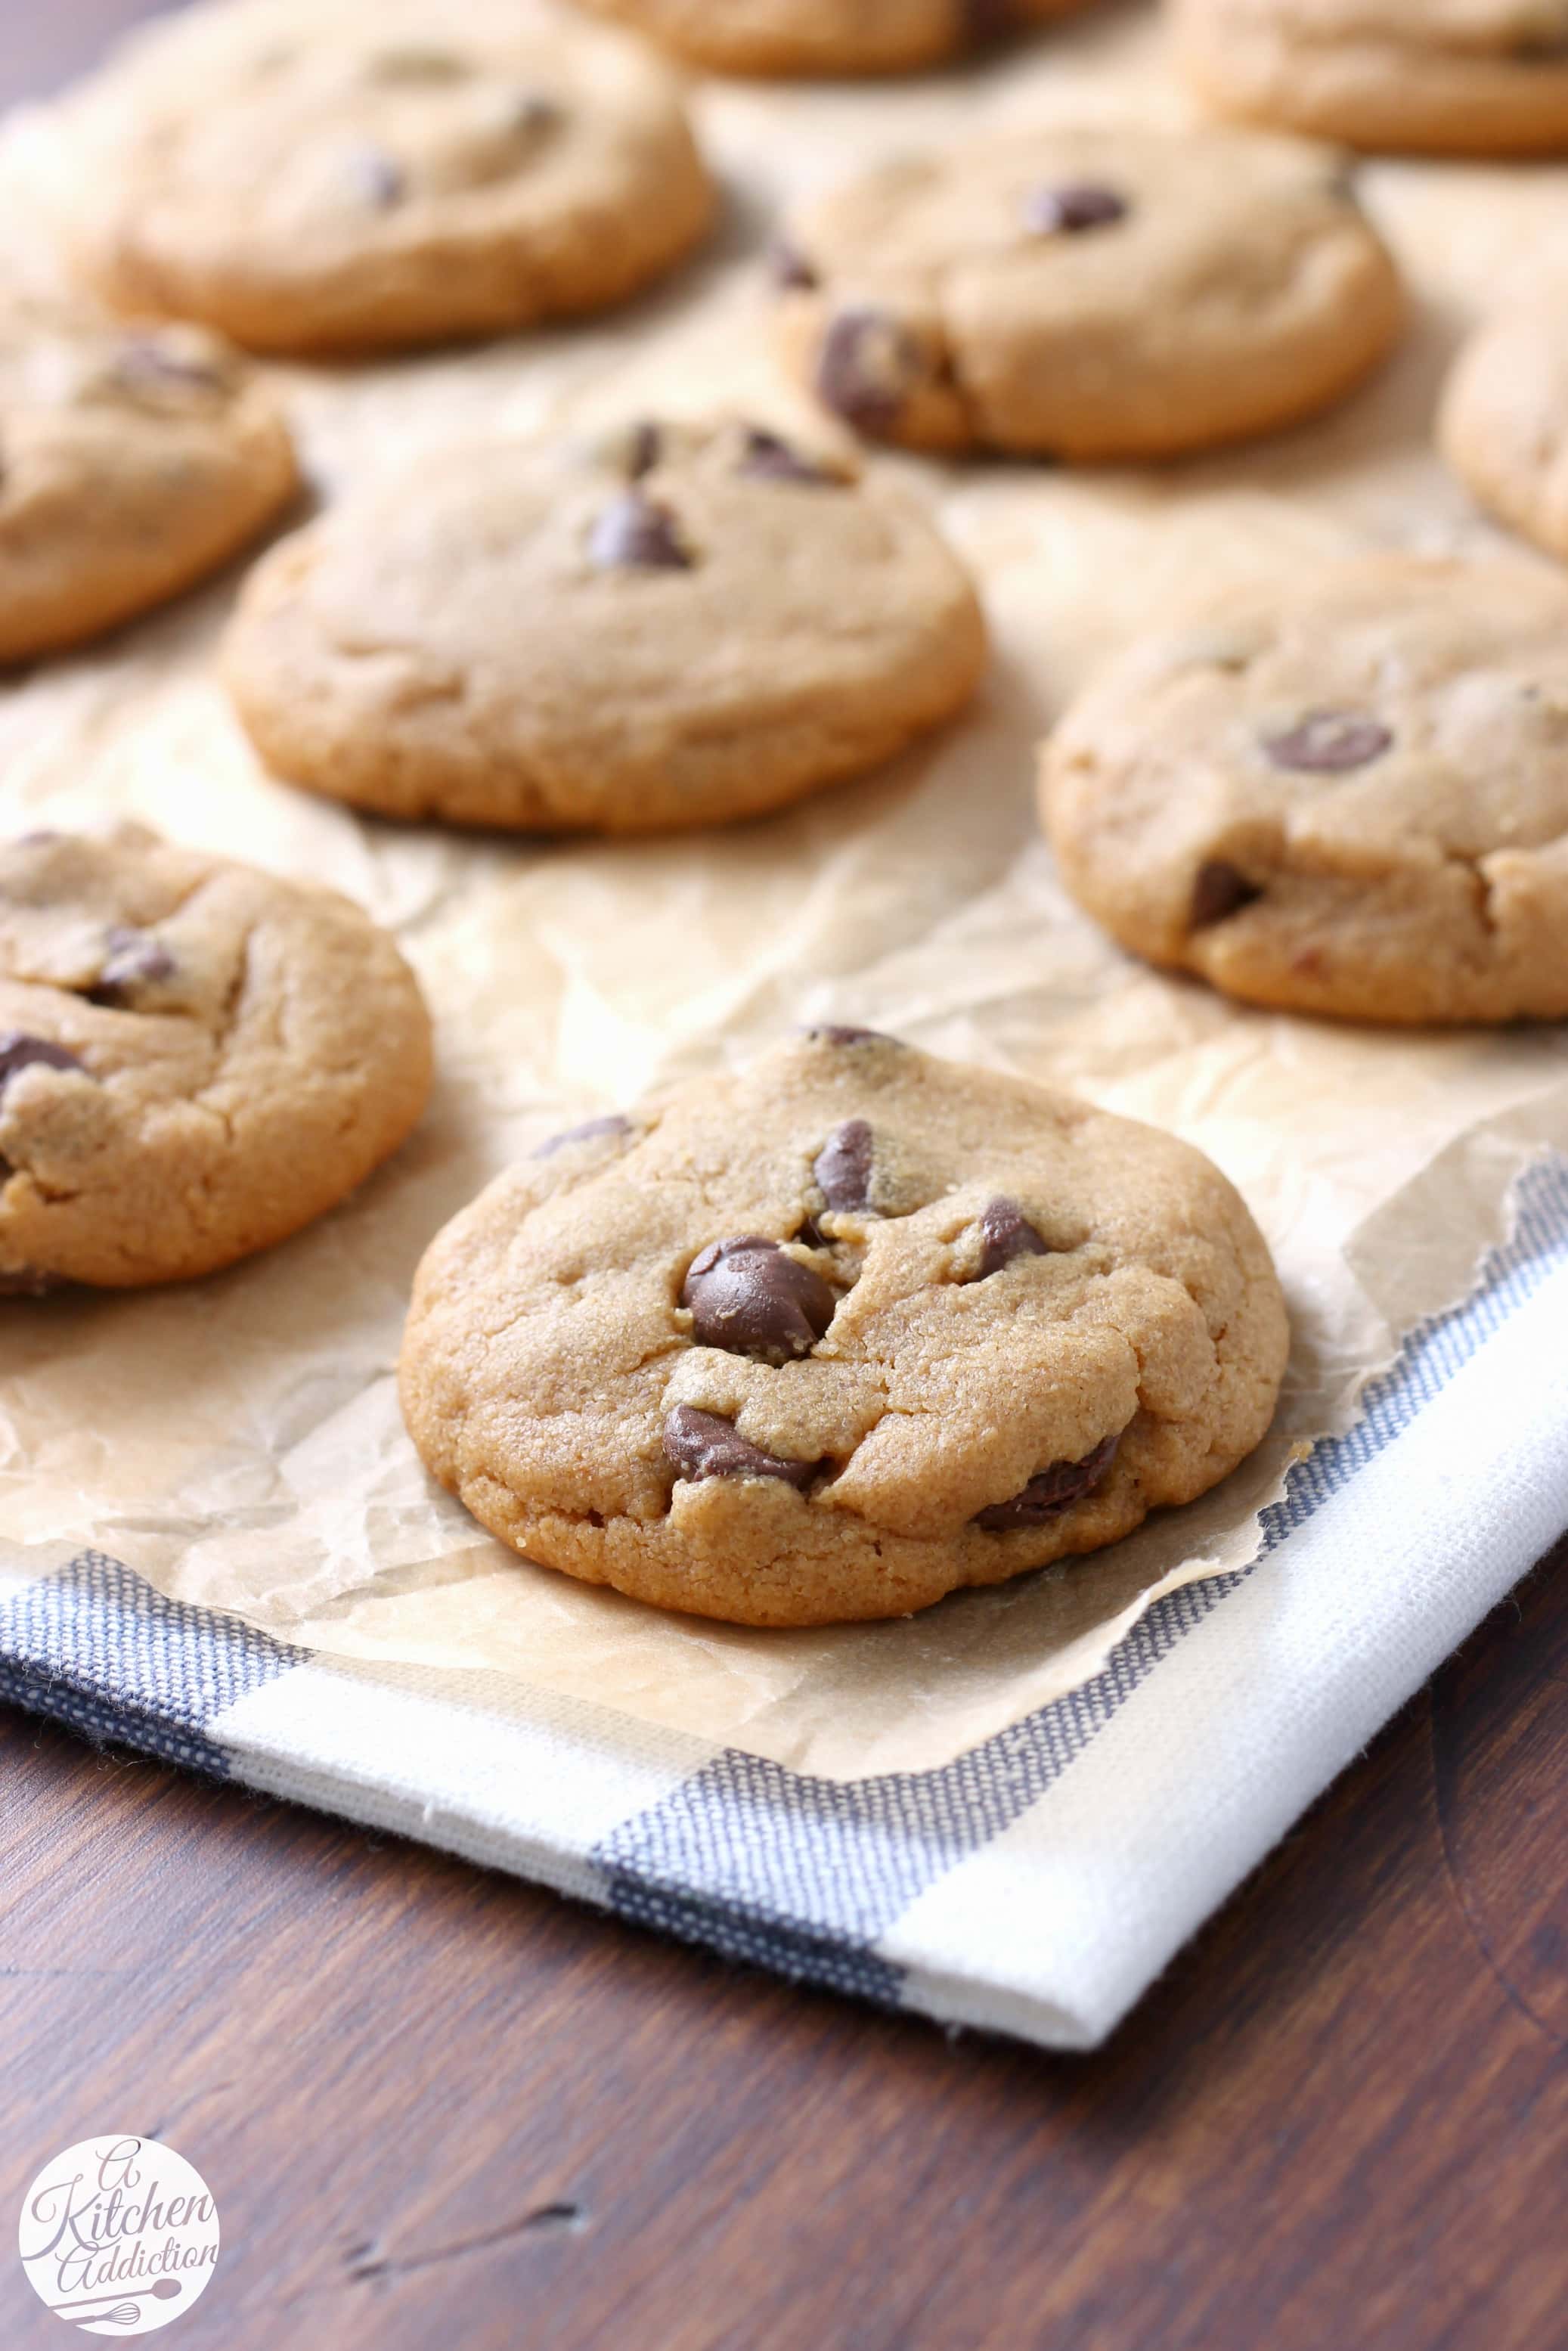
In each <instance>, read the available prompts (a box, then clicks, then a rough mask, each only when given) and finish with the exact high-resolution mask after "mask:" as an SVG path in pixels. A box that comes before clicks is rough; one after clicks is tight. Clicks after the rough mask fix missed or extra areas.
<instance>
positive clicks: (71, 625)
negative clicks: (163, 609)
mask: <svg viewBox="0 0 1568 2351" xmlns="http://www.w3.org/2000/svg"><path fill="white" fill-rule="evenodd" d="M297 486H298V475H297V473H296V469H295V461H294V451H293V447H292V444H291V443H290V440H289V435H288V431H287V426H286V425H285V423H284V421H283V417H282V413H281V412H280V410H279V408H278V406H277V402H276V400H275V399H274V397H273V395H272V393H271V392H270V391H269V390H268V389H267V386H266V385H264V384H263V383H261V382H260V381H258V380H257V378H256V376H255V375H254V373H253V372H252V371H251V370H250V369H249V368H248V367H246V366H245V365H244V364H243V363H242V362H241V361H240V360H239V358H238V356H237V354H236V353H235V352H234V351H232V350H229V349H228V347H227V346H226V345H225V344H223V343H221V342H220V341H219V340H217V339H216V338H215V337H214V336H212V335H209V334H205V333H204V332H203V331H202V330H201V329H195V328H191V327H148V326H142V327H131V326H127V327H123V328H116V327H113V326H111V325H106V324H105V322H104V321H103V320H101V319H92V318H89V317H84V316H82V315H80V314H78V313H77V312H74V311H72V310H70V309H68V308H60V307H56V306H50V305H42V304H38V303H34V302H18V303H15V304H12V305H9V306H7V307H6V308H4V309H0V662H15V661H24V660H31V659H32V658H34V657H35V656H36V655H37V654H39V653H50V652H53V651H55V650H57V648H59V647H61V646H63V645H69V644H75V643H78V642H80V641H81V640H82V639H84V638H87V637H90V636H93V635H96V634H97V633H98V632H99V631H100V630H103V629H107V628H110V627H112V626H114V624H115V623H116V622H120V621H125V620H129V619H130V618H131V616H132V615H133V614H135V613H138V612H142V611H147V610H148V609H149V608H150V607H152V606H153V605H155V604H160V603H162V601H164V600H165V599H166V598H168V597H170V596H173V595H175V594H177V593H178V592H179V591H180V590H182V589H183V588H187V587H189V586H190V585H191V584H192V583H193V581H194V580H199V579H200V578H202V577H203V576H204V574H205V573H206V572H209V571H211V570H214V569H215V568H216V567H217V566H218V565H219V564H221V563H223V562H225V560H226V559H227V558H228V557H229V556H230V555H232V554H233V553H234V552H235V549H238V548H240V547H242V546H243V545H244V544H245V543H246V540H247V539H249V538H253V537H254V536H255V535H256V532H257V531H258V530H260V529H261V528H263V526H264V525H265V524H266V523H267V522H268V521H269V520H270V519H271V518H272V517H273V516H274V515H275V514H276V513H277V511H278V510H279V509H280V508H281V507H283V506H285V505H286V504H287V501H288V499H289V498H290V497H291V496H293V494H294V492H295V489H296V487H297Z"/></svg>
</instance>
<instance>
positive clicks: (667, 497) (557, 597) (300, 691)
mask: <svg viewBox="0 0 1568 2351" xmlns="http://www.w3.org/2000/svg"><path fill="white" fill-rule="evenodd" d="M985 658H986V636H985V625H984V622H983V621H982V618H981V615H980V609H979V605H978V603H977V600H976V596H975V592H974V590H973V588H972V587H971V585H970V583H969V580H968V579H967V575H966V574H965V572H964V570H963V569H962V568H961V566H960V565H959V563H958V561H957V559H956V557H955V556H954V555H952V554H951V553H950V552H949V551H948V549H947V548H946V545H945V544H944V542H943V541H942V540H941V539H940V538H938V537H937V535H936V531H935V530H934V529H933V528H932V526H931V525H930V524H929V523H928V522H927V521H926V520H925V517H924V516H923V515H922V514H921V513H920V512H919V510H918V508H917V507H915V506H914V505H912V504H909V503H906V502H905V501H904V500H903V499H901V498H897V497H894V496H885V495H883V494H882V493H880V492H871V491H867V490H863V489H862V488H861V487H860V486H858V485H857V484H856V483H854V482H853V481H852V480H850V479H848V478H847V477H846V476H845V475H843V474H842V473H841V472H840V471H838V470H835V469H833V468H832V467H831V466H829V465H825V464H824V463H821V462H820V461H818V460H815V459H813V458H812V457H811V456H810V455H809V454H807V453H804V452H802V451H800V450H799V449H796V448H795V447H794V446H793V445H792V444H789V443H788V442H785V441H783V440H781V439H780V438H779V436H778V435H776V434H772V433H768V432H765V431H762V430H761V429H760V428H758V427H756V426H751V425H745V424H741V423H728V424H724V423H720V424H716V425H713V426H711V427H706V426H697V425H692V426H668V425H661V424H656V423H643V424H641V425H637V426H634V427H629V428H628V429H627V430H626V431H625V432H624V433H623V434H620V435H619V436H616V437H615V438H614V440H613V441H612V443H609V444H606V445H605V446H604V447H603V448H602V449H600V450H596V451H595V450H587V449H579V448H572V447H566V446H561V445H557V446H555V447H552V448H549V449H545V450H538V449H533V448H529V447H527V446H500V447H488V448H487V447H483V446H480V447H475V448H470V449H465V450H463V451H460V452H455V453H454V454H453V455H450V456H448V457H445V458H444V459H441V460H437V461H433V462H432V463H430V464H428V465H422V466H421V467H420V469H419V471H418V473H417V475H414V476H413V477H409V478H404V477H402V476H399V477H397V478H396V479H393V480H389V481H388V482H386V483H385V484H383V485H381V486H376V487H375V488H373V489H371V490H370V491H368V492H367V493H365V494H364V495H362V496H361V497H359V498H358V499H356V500H354V501H353V502H352V503H351V504H346V505H344V506H343V507H340V508H338V509H336V510H335V511H334V512H332V513H331V514H329V515H328V516H327V517H324V518H323V519H322V520H321V521H320V522H319V523H316V524H313V525H311V526H310V527H309V528H308V529H306V530H304V531H303V532H301V533H299V534H298V536H297V537H296V538H292V539H289V540H287V541H286V542H285V543H284V544H283V545H282V546H280V547H278V548H277V549H274V550H273V551H272V553H271V555H270V556H269V557H268V558H267V559H265V560H264V561H263V562H262V563H261V564H259V565H258V566H257V568H256V570H255V571H254V572H253V573H252V575H251V577H250V579H249V580H247V582H246V588H245V590H244V593H243V595H242V598H241V601H240V606H239V611H238V614H237V616H236V619H235V623H234V626H233V628H232V630H231V632H230V635H229V640H228V644H227V647H226V652H225V672H226V675H227V679H228V684H229V686H230V689H231V691H232V693H233V694H234V696H235V703H236V705H237V707H238V709H239V713H240V716H241V717H242V719H243V720H244V722H245V725H246V727H247V729H248V731H249V733H250V735H251V737H252V738H253V739H254V741H255V742H256V747H257V748H258V750H259V751H260V752H261V755H262V757H263V758H265V759H266V760H267V763H268V764H269V766H271V767H272V768H274V769H275V770H276V771H277V773H278V774H280V775H282V776H286V777H287V778H290V779H291V780H293V781H295V782H297V783H301V784H305V785H308V786H309V787H310V788H311V789H314V790H318V791H322V792H326V793H329V794H330V795H333V796H335V797H338V798H340V799H347V800H350V801H353V802H355V803H356V804H357V805H359V806H361V807H364V808H372V809H377V810H382V811H383V812H384V813H386V814H389V815H393V816H400V817H425V816H436V817H443V818H445V819H448V820H452V821H454V822H457V823H463V824H480V825H507V826H515V827H520V828H529V829H558V828H587V829H590V830H597V831H612V832H622V831H649V830H659V829H664V828H669V827H674V826H680V825H688V824H705V823H714V822H720V821H723V820H727V819H729V818H734V817H742V816H749V815H753V814H756V813H758V811H760V810H766V809H771V808H777V807H779V806H781V805H782V804H783V803H784V802H786V801H789V800H792V799H799V798H800V796H801V795H802V794H804V793H806V792H809V791H812V790H814V789H817V788H818V787H819V786H820V785H822V784H826V783H830V782H831V781H833V780H834V779H835V778H839V777H842V776H846V775H851V774H854V773H856V772H858V771H859V770H861V769H863V768H869V767H871V766H872V765H873V764H874V762H875V761H877V760H879V759H882V758H886V757H887V756H888V755H889V754H890V753H892V752H894V751H895V750H897V749H899V748H901V747H903V746H904V744H905V743H908V742H909V741H911V740H912V739H913V738H914V737H916V736H917V735H919V734H921V733H922V732H924V731H925V729H927V728H928V727H931V726H935V725H936V724H937V722H938V721H940V720H942V719H944V718H946V717H948V716H950V715H951V714H952V713H953V712H954V711H955V710H956V709H957V708H958V707H959V706H960V705H962V704H963V703H964V702H965V701H966V700H967V698H968V696H969V695H970V694H971V693H972V691H973V690H974V687H975V685H976V684H977V681H978V678H979V675H980V672H981V669H982V667H983V665H984V662H985Z"/></svg>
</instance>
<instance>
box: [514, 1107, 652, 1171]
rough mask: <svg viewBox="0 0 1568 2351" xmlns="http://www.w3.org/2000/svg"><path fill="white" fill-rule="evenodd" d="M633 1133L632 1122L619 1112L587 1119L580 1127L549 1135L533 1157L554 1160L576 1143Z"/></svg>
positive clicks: (571, 1127)
mask: <svg viewBox="0 0 1568 2351" xmlns="http://www.w3.org/2000/svg"><path fill="white" fill-rule="evenodd" d="M631 1132H632V1122H631V1120H630V1119H626V1118H622V1115H621V1113H620V1112H619V1111H612V1112H611V1113H609V1115H608V1116H607V1117H605V1118H585V1119H584V1120H583V1122H582V1124H581V1125H580V1126H569V1127H565V1128H563V1130H562V1131H561V1133H560V1134H551V1135H548V1136H547V1137H546V1139H545V1141H544V1142H543V1143H541V1144H539V1145H538V1149H537V1150H536V1151H535V1152H534V1153H533V1157H534V1158H536V1159H553V1158H554V1157H555V1155H556V1153H557V1152H558V1151H566V1150H568V1149H570V1146H571V1144H574V1143H593V1142H596V1141H597V1140H598V1138H599V1137H600V1136H601V1134H631Z"/></svg>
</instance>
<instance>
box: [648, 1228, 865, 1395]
mask: <svg viewBox="0 0 1568 2351" xmlns="http://www.w3.org/2000/svg"><path fill="white" fill-rule="evenodd" d="M681 1304H682V1305H683V1306H685V1307H689V1308H690V1310H691V1317H692V1335H693V1336H694V1338H695V1340H696V1341H697V1343H698V1345H699V1346H704V1347H723V1348H725V1349H726V1350H727V1352H728V1353H730V1354H732V1355H760V1356H763V1357H764V1358H766V1359H767V1360H768V1361H770V1362H774V1363H789V1361H791V1360H792V1358H794V1357H795V1356H797V1355H809V1354H810V1352H811V1350H812V1348H813V1347H814V1346H815V1345H816V1343H817V1342H818V1340H819V1339H820V1338H821V1335H822V1333H823V1332H824V1331H825V1330H826V1329H827V1327H828V1325H829V1323H830V1322H831V1321H832V1319H833V1310H834V1308H835V1307H836V1305H837V1304H838V1301H837V1299H836V1298H835V1297H834V1295H833V1293H832V1291H831V1290H830V1289H829V1287H828V1285H827V1283H826V1282H825V1281H824V1280H822V1277H821V1274H820V1273H814V1272H813V1271H812V1270H811V1268H810V1266H809V1265H803V1264H802V1263H801V1262H800V1259H799V1258H795V1257H790V1256H789V1254H788V1253H787V1252H786V1251H785V1250H784V1249H780V1248H779V1243H778V1242H777V1241H771V1240H766V1239H764V1238H761V1237H760V1236H759V1235H758V1234H754V1233H748V1234H743V1235H742V1236H741V1237H740V1238H737V1239H734V1240H727V1241H715V1242H713V1244H712V1245H711V1246H710V1247H709V1248H707V1249H704V1250H703V1251H702V1254H701V1255H700V1256H699V1257H696V1258H694V1259H693V1260H692V1264H691V1269H690V1270H689V1271H688V1273H687V1275H686V1278H685V1283H684V1284H683V1286H682V1290H681Z"/></svg>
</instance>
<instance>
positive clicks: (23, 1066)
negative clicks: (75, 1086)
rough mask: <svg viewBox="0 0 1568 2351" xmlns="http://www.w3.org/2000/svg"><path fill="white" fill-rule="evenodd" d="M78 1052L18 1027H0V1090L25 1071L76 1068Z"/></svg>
mask: <svg viewBox="0 0 1568 2351" xmlns="http://www.w3.org/2000/svg"><path fill="white" fill-rule="evenodd" d="M83 1066H84V1064H83V1062H82V1060H81V1057H80V1055H79V1054H77V1053H73V1052H71V1051H70V1050H68V1048H67V1047H66V1046H64V1045H56V1044H53V1043H52V1042H51V1041H50V1040H49V1039H48V1038H47V1037H28V1036H26V1035H25V1034H24V1033H23V1031H22V1030H21V1029H0V1092H4V1090H5V1087H6V1086H7V1085H8V1084H9V1083H10V1081H11V1080H12V1079H13V1078H15V1077H19V1076H20V1074H21V1072H22V1071H24V1070H79V1069H81V1068H82V1067H83Z"/></svg>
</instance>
